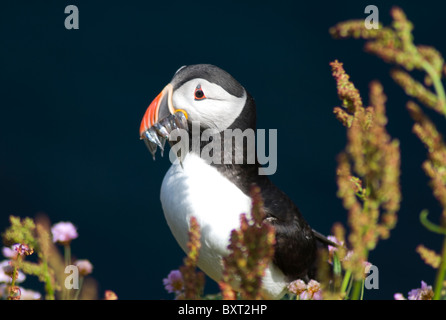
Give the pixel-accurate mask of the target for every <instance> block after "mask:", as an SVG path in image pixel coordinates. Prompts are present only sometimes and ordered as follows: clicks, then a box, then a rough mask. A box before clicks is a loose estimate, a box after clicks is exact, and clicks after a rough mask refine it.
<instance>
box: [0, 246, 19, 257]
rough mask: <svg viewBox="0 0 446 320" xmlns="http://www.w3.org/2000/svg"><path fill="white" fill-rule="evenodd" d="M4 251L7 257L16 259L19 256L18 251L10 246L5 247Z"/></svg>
mask: <svg viewBox="0 0 446 320" xmlns="http://www.w3.org/2000/svg"><path fill="white" fill-rule="evenodd" d="M2 253H3V256H4V257H5V258H10V259H14V258H15V257H16V256H17V252H16V251H15V250H14V249H11V248H10V247H3V248H2Z"/></svg>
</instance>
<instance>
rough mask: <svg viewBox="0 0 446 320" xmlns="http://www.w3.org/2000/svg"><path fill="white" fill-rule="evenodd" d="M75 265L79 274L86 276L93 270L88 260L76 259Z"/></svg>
mask: <svg viewBox="0 0 446 320" xmlns="http://www.w3.org/2000/svg"><path fill="white" fill-rule="evenodd" d="M75 265H76V266H77V269H78V270H79V274H80V275H81V276H86V275H89V274H90V273H92V272H93V265H92V264H91V262H90V261H88V260H77V261H76V263H75Z"/></svg>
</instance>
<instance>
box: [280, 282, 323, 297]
mask: <svg viewBox="0 0 446 320" xmlns="http://www.w3.org/2000/svg"><path fill="white" fill-rule="evenodd" d="M288 290H289V291H290V292H291V293H294V294H295V295H297V296H298V297H299V300H322V290H321V284H320V283H319V282H317V281H316V280H310V281H309V282H308V284H306V283H305V282H304V281H303V280H300V279H299V280H295V281H293V282H291V283H290V284H289V285H288Z"/></svg>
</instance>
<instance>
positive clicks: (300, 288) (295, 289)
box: [288, 279, 307, 295]
mask: <svg viewBox="0 0 446 320" xmlns="http://www.w3.org/2000/svg"><path fill="white" fill-rule="evenodd" d="M288 290H289V291H290V292H291V293H294V294H296V295H300V294H301V293H302V292H304V291H305V290H307V285H306V284H305V282H304V281H303V280H300V279H298V280H294V281H293V282H291V283H290V284H289V285H288Z"/></svg>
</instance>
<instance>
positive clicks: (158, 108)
mask: <svg viewBox="0 0 446 320" xmlns="http://www.w3.org/2000/svg"><path fill="white" fill-rule="evenodd" d="M172 94H173V87H172V85H171V84H170V83H169V84H168V85H167V86H165V87H164V89H163V91H161V92H160V94H159V95H158V96H157V97H156V98H155V99H154V100H153V101H152V103H151V104H150V105H149V107H148V108H147V110H146V113H145V114H144V117H143V118H142V121H141V125H140V127H139V136H140V137H141V139H142V138H143V135H144V132H145V131H146V130H147V129H149V128H150V127H152V126H153V125H154V124H155V123H157V122H158V121H159V120H161V119H163V118H165V117H167V116H168V115H169V114H174V113H175V108H174V107H173V104H172Z"/></svg>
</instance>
